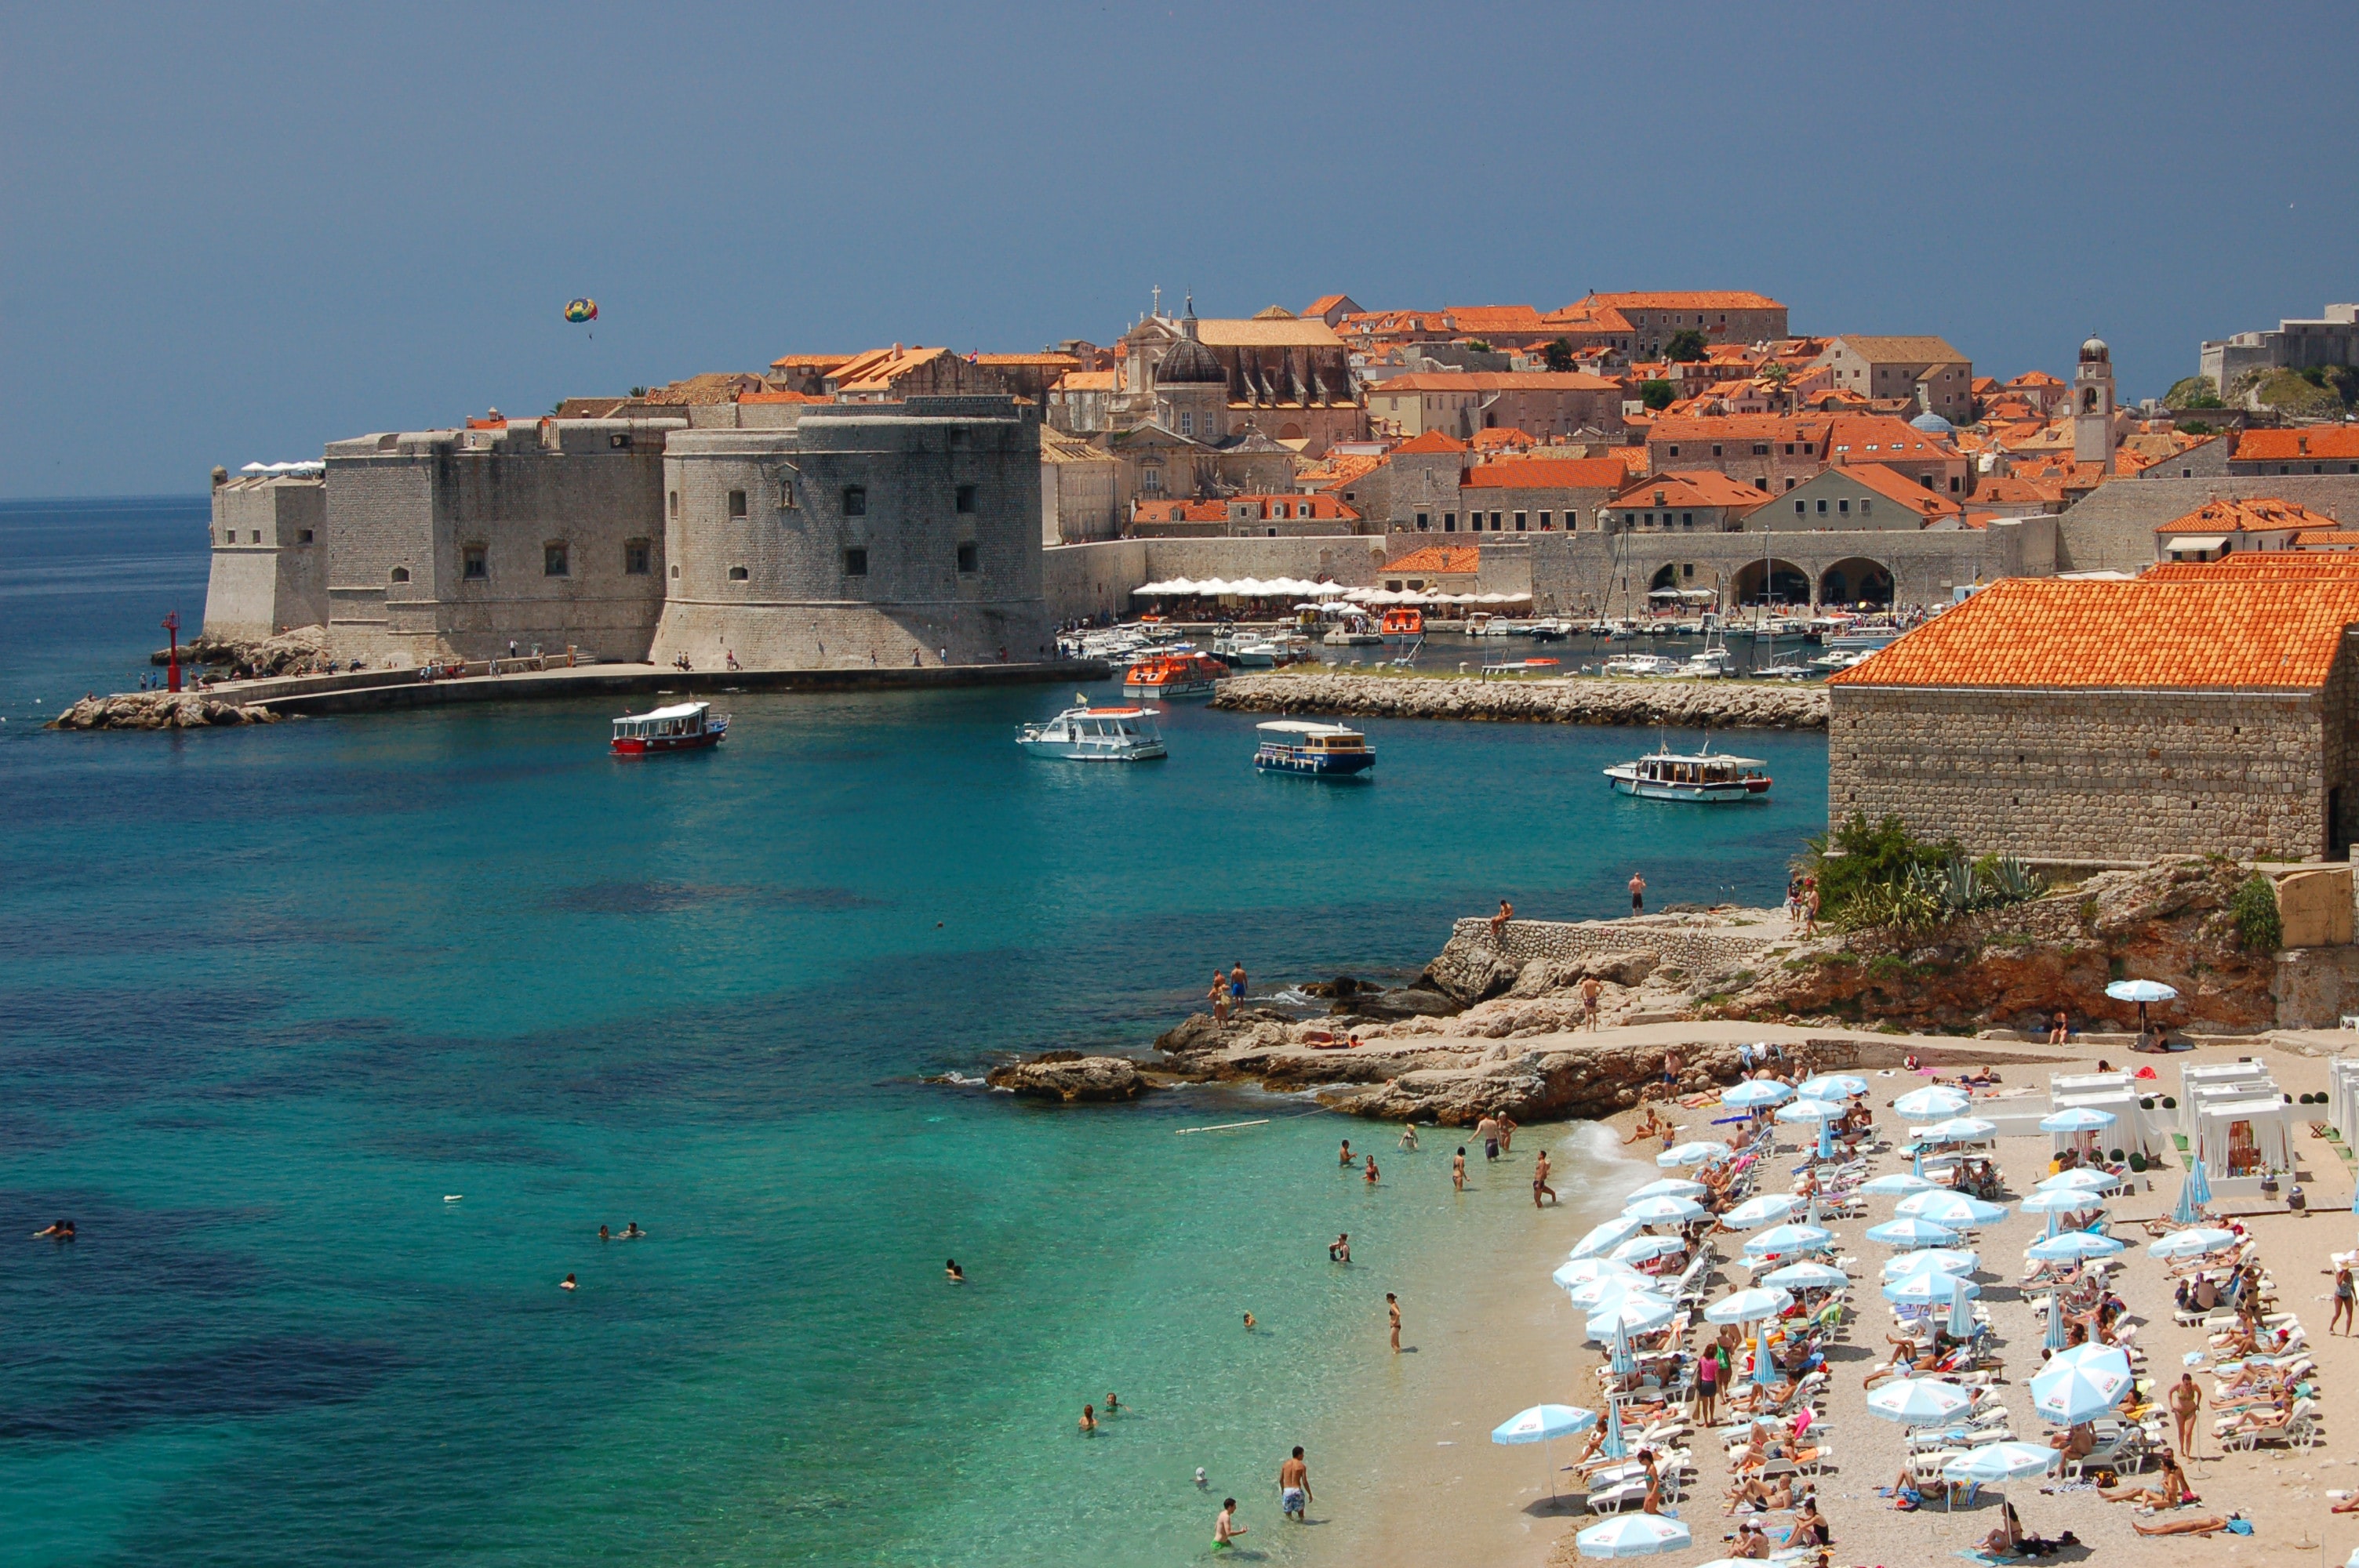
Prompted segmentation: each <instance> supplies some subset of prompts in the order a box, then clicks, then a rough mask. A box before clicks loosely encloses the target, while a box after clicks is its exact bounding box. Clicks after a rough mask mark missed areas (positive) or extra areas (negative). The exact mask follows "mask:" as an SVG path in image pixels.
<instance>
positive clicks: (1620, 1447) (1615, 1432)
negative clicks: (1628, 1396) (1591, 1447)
mask: <svg viewBox="0 0 2359 1568" xmlns="http://www.w3.org/2000/svg"><path fill="white" fill-rule="evenodd" d="M1597 1451H1598V1452H1599V1453H1600V1454H1603V1455H1604V1456H1605V1457H1606V1458H1608V1459H1627V1458H1628V1457H1630V1445H1629V1444H1626V1443H1625V1442H1623V1441H1622V1397H1621V1396H1620V1395H1619V1394H1616V1395H1615V1396H1614V1397H1613V1398H1612V1399H1610V1400H1606V1402H1605V1441H1604V1442H1603V1444H1599V1445H1598V1450H1597Z"/></svg>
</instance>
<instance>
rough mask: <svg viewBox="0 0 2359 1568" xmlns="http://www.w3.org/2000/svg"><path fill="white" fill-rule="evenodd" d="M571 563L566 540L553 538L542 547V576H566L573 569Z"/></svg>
mask: <svg viewBox="0 0 2359 1568" xmlns="http://www.w3.org/2000/svg"><path fill="white" fill-rule="evenodd" d="M570 570H571V562H570V560H569V559H568V557H567V555H566V549H565V541H564V540H562V539H551V540H550V541H549V543H548V544H546V545H543V546H541V547H540V575H541V576H543V577H564V576H566V575H568V573H569V571H570Z"/></svg>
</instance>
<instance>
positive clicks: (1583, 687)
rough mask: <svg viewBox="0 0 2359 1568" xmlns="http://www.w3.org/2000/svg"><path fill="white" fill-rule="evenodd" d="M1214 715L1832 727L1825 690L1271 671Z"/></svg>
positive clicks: (1728, 683) (1231, 688) (1245, 679)
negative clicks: (1225, 710) (1227, 712)
mask: <svg viewBox="0 0 2359 1568" xmlns="http://www.w3.org/2000/svg"><path fill="white" fill-rule="evenodd" d="M1212 706H1213V707H1214V708H1232V709H1234V710H1236V711H1238V712H1243V713H1336V714H1348V715H1352V716H1355V717H1361V718H1378V719H1487V720H1494V721H1506V722H1511V723H1540V724H1631V725H1648V724H1667V725H1678V726H1681V727H1684V728H1689V729H1704V728H1711V729H1738V730H1746V729H1750V730H1823V729H1825V728H1826V724H1827V692H1826V688H1825V687H1822V686H1767V685H1763V684H1761V683H1758V682H1755V681H1742V680H1619V679H1607V678H1603V677H1597V676H1564V677H1560V678H1557V679H1552V680H1516V679H1506V680H1476V679H1472V678H1449V677H1443V678H1435V677H1432V676H1387V675H1349V674H1342V673H1338V672H1335V671H1310V670H1271V671H1268V672H1266V673H1262V674H1255V675H1243V676H1232V677H1231V678H1230V679H1228V680H1224V681H1223V682H1222V683H1221V685H1220V688H1219V690H1218V691H1216V692H1215V693H1214V694H1213V697H1212Z"/></svg>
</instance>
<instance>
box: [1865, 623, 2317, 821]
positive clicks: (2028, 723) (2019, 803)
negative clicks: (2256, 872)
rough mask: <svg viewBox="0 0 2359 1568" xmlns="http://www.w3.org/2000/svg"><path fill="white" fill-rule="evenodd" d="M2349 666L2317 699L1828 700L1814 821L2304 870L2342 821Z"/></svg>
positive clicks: (2145, 694) (2180, 694)
mask: <svg viewBox="0 0 2359 1568" xmlns="http://www.w3.org/2000/svg"><path fill="white" fill-rule="evenodd" d="M2350 665H2351V658H2350V655H2349V654H2345V655H2344V657H2343V659H2341V660H2339V661H2338V664H2337V676H2336V677H2335V680H2334V683H2333V684H2332V686H2331V687H2330V688H2329V692H2331V693H2332V711H2333V712H2334V714H2335V715H2336V718H2335V719H2334V721H2333V723H2332V727H2331V728H2332V732H2333V737H2334V745H2333V747H2332V756H2331V758H2330V754H2329V749H2328V747H2327V746H2326V744H2325V736H2326V734H2327V732H2328V730H2329V728H2330V726H2329V725H2328V722H2327V719H2326V718H2325V714H2326V711H2327V709H2328V707H2329V702H2328V694H2325V693H2321V694H2300V693H2292V694H2268V693H2260V692H2244V693H2239V692H2224V691H2114V690H2108V691H2074V690H2059V691H1995V690H1980V689H1939V690H1936V689H1926V688H1919V687H1854V686H1838V687H1832V688H1831V692H1830V695H1831V697H1832V708H1831V710H1830V714H1829V718H1828V730H1827V733H1828V744H1827V815H1828V817H1829V819H1830V820H1841V819H1843V818H1844V817H1847V816H1850V815H1851V814H1852V813H1853V812H1854V811H1859V812H1864V813H1865V814H1866V815H1867V816H1868V818H1869V820H1871V821H1875V820H1877V819H1880V818H1882V817H1883V816H1887V815H1894V816H1899V817H1900V818H1901V819H1902V820H1903V821H1905V822H1906V823H1907V824H1908V827H1909V829H1910V831H1912V832H1914V833H1916V834H1918V835H1919V836H1920V837H1924V838H1951V837H1954V838H1957V839H1958V840H1960V841H1961V842H1962V843H1963V844H1964V845H1966V846H1967V848H1968V849H1972V850H1973V852H1975V853H1977V854H1986V853H1999V854H2009V855H2015V856H2018V857H2021V858H2022V859H2024V860H2062V861H2075V860H2078V861H2114V862H2120V861H2129V860H2166V859H2172V858H2177V857H2181V856H2190V855H2214V854H2216V855H2228V856H2234V857H2240V858H2265V859H2273V860H2307V859H2312V858H2315V857H2317V856H2319V855H2321V854H2322V853H2325V852H2327V851H2328V848H2329V846H2328V843H2327V839H2328V824H2327V821H2326V806H2327V802H2328V799H2329V796H2328V791H2329V789H2330V788H2340V790H2341V794H2340V795H2339V797H2337V798H2339V799H2340V800H2341V801H2342V802H2343V812H2344V813H2345V815H2346V816H2348V814H2349V813H2350V812H2351V811H2352V810H2353V809H2354V791H2353V790H2352V789H2351V788H2350V787H2349V786H2348V784H2347V783H2346V780H2347V779H2348V777H2349V772H2348V769H2349V762H2348V760H2347V759H2348V753H2349V747H2348V743H2347V741H2346V740H2345V737H2346V736H2347V733H2348V731H2349V729H2350V707H2351V703H2350V695H2349V694H2350V680H2349V676H2348V670H2349V666H2350Z"/></svg>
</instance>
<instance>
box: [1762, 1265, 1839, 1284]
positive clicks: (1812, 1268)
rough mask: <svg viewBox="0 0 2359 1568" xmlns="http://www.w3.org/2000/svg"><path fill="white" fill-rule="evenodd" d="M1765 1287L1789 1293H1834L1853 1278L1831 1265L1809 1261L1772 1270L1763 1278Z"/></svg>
mask: <svg viewBox="0 0 2359 1568" xmlns="http://www.w3.org/2000/svg"><path fill="white" fill-rule="evenodd" d="M1761 1282H1762V1283H1763V1284H1765V1285H1776V1286H1777V1287H1778V1288H1779V1289H1780V1290H1788V1291H1832V1290H1837V1289H1840V1288H1842V1287H1843V1286H1844V1285H1848V1284H1850V1283H1851V1276H1850V1275H1849V1274H1846V1273H1844V1272H1843V1271H1842V1270H1841V1269H1838V1268H1835V1267H1833V1266H1832V1265H1831V1264H1826V1263H1813V1262H1810V1261H1808V1260H1805V1261H1803V1262H1799V1263H1788V1264H1787V1265H1786V1266H1785V1267H1784V1268H1782V1269H1772V1270H1770V1271H1768V1272H1767V1273H1766V1274H1764V1275H1762V1276H1761Z"/></svg>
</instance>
